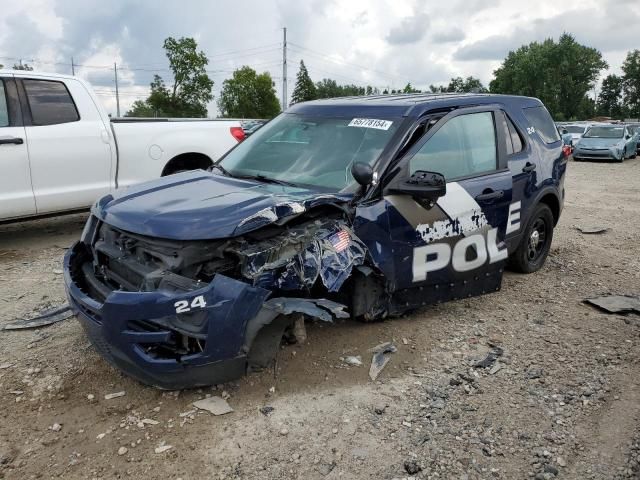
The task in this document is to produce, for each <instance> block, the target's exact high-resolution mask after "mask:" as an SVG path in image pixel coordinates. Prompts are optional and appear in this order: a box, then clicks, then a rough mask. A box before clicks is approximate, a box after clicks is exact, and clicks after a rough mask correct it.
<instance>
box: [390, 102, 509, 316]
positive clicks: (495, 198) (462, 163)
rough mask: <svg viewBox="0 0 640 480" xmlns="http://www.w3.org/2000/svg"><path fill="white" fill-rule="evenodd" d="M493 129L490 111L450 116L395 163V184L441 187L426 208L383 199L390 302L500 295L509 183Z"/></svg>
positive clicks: (500, 136) (500, 139)
mask: <svg viewBox="0 0 640 480" xmlns="http://www.w3.org/2000/svg"><path fill="white" fill-rule="evenodd" d="M499 121H501V117H500V110H499V109H497V108H491V107H475V108H468V109H460V110H458V111H455V112H452V113H450V114H448V115H447V116H445V117H444V118H443V119H441V120H440V121H439V122H438V124H436V125H435V126H434V127H433V128H432V130H431V131H429V132H428V133H427V134H426V135H425V136H424V137H423V139H421V140H420V141H419V142H417V143H416V145H414V146H413V147H412V148H411V150H409V152H408V154H407V155H406V156H405V158H404V159H403V160H402V161H401V164H400V166H401V168H402V171H403V173H402V175H403V176H405V177H408V176H411V175H412V174H414V173H416V172H419V171H427V172H437V173H440V174H442V175H444V177H445V179H446V187H447V192H446V195H444V196H443V197H440V198H439V199H438V200H437V202H436V203H435V204H434V205H429V204H426V203H425V202H423V201H420V200H417V199H414V198H412V197H410V196H408V195H397V194H396V195H393V194H391V195H389V194H387V195H385V200H386V201H387V205H388V207H387V208H388V218H389V223H390V230H391V238H392V242H393V252H394V262H395V271H396V279H395V280H396V288H397V289H398V290H399V292H398V294H397V296H399V297H400V301H401V302H402V303H404V304H405V306H407V305H416V306H418V305H422V304H429V303H434V302H440V301H447V300H452V299H456V298H463V297H467V296H473V295H479V294H482V293H486V292H490V291H494V290H497V289H499V288H500V284H501V280H502V271H503V267H504V264H505V261H506V259H507V256H508V254H507V250H506V246H505V243H504V238H505V235H506V230H507V223H508V222H507V220H508V217H509V207H510V203H511V198H512V180H511V172H510V171H509V170H508V168H507V164H506V152H505V148H504V144H505V139H504V131H503V130H501V129H497V128H496V122H499Z"/></svg>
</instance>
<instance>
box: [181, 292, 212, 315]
mask: <svg viewBox="0 0 640 480" xmlns="http://www.w3.org/2000/svg"><path fill="white" fill-rule="evenodd" d="M173 306H174V307H176V313H186V312H190V311H191V310H193V309H194V308H204V307H206V306H207V302H206V301H205V300H204V295H198V296H197V297H194V298H193V300H191V305H189V300H178V301H177V302H176V303H174V304H173Z"/></svg>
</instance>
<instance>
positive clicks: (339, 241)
mask: <svg viewBox="0 0 640 480" xmlns="http://www.w3.org/2000/svg"><path fill="white" fill-rule="evenodd" d="M329 241H330V242H331V245H333V248H335V249H336V252H338V253H340V252H342V251H343V250H344V249H345V248H347V247H348V246H349V243H351V237H350V236H349V232H347V231H346V230H340V231H338V232H336V233H334V234H333V235H331V236H330V237H329Z"/></svg>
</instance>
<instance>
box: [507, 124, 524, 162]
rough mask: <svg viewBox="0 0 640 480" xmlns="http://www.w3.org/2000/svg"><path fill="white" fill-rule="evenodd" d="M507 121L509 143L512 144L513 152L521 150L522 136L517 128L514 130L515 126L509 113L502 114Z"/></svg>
mask: <svg viewBox="0 0 640 480" xmlns="http://www.w3.org/2000/svg"><path fill="white" fill-rule="evenodd" d="M504 118H505V120H506V121H507V128H508V129H509V137H511V145H512V146H513V153H518V152H521V151H522V149H523V148H524V147H523V145H522V138H520V134H519V133H518V130H516V126H515V125H514V124H513V122H512V121H511V119H510V118H509V115H506V114H505V116H504Z"/></svg>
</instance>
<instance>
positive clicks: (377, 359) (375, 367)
mask: <svg viewBox="0 0 640 480" xmlns="http://www.w3.org/2000/svg"><path fill="white" fill-rule="evenodd" d="M369 351H370V352H373V357H372V358H371V367H369V378H371V380H373V381H375V379H376V378H378V375H380V372H382V369H383V368H384V367H385V366H386V365H387V363H388V362H389V360H391V358H390V356H389V355H387V354H388V353H395V352H397V351H398V349H397V348H396V347H395V345H393V344H392V343H391V342H385V343H381V344H380V345H376V346H375V347H373V348H371V349H369Z"/></svg>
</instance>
